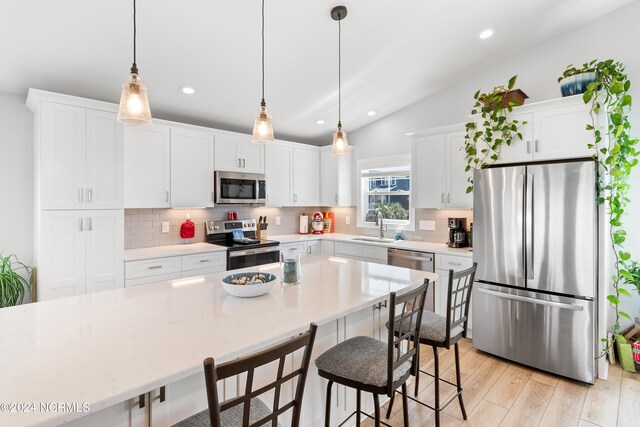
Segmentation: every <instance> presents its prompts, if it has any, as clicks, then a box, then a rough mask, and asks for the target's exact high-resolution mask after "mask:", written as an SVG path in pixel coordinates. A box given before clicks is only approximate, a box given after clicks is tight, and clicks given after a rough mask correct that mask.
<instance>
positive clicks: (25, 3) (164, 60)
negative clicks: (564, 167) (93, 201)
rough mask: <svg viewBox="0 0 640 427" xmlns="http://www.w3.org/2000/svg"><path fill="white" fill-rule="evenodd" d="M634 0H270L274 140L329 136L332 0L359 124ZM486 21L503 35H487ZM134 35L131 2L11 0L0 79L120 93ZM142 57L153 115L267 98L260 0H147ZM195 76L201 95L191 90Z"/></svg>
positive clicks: (247, 121)
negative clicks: (339, 17)
mask: <svg viewBox="0 0 640 427" xmlns="http://www.w3.org/2000/svg"><path fill="white" fill-rule="evenodd" d="M631 1H632V0H535V1H514V0H448V1H436V0H429V1H427V0H402V1H393V0H359V1H358V0H344V1H340V0H332V1H329V2H326V1H318V0H267V2H266V100H267V106H268V108H269V111H270V112H271V114H272V115H273V123H274V129H275V133H276V138H281V139H293V140H298V141H303V142H310V143H317V144H319V145H326V144H330V142H331V134H332V133H333V132H334V129H335V125H336V122H337V103H338V99H337V31H338V27H337V23H336V22H335V21H333V20H332V19H331V18H330V16H329V12H330V10H331V8H332V7H333V6H336V5H339V4H344V5H345V6H347V8H348V16H347V18H346V19H345V20H344V21H343V31H342V36H343V37H342V46H343V50H342V52H343V61H342V64H343V69H342V76H343V79H342V82H343V96H342V102H343V108H342V112H343V117H342V122H343V125H344V129H345V130H346V131H347V132H352V131H354V130H355V129H357V128H359V127H362V126H364V125H366V124H369V123H371V122H373V121H374V120H376V119H379V118H380V117H382V116H385V115H387V114H390V113H392V112H394V111H397V110H398V109H401V108H403V107H405V106H407V105H410V104H412V103H414V102H416V101H418V100H420V99H422V98H424V97H426V96H428V95H430V94H432V93H434V92H436V91H438V90H441V89H443V88H445V87H447V86H450V85H452V84H454V83H455V82H457V81H459V80H461V79H463V78H465V77H467V76H470V75H472V74H473V73H476V72H478V71H479V70H482V69H484V68H486V67H487V66H489V65H490V64H494V63H496V62H498V61H501V60H503V59H506V58H508V57H509V56H512V55H514V54H516V53H517V52H519V51H522V50H524V49H527V48H528V47H531V46H533V45H536V44H538V43H540V42H542V41H544V40H547V39H550V38H553V37H555V36H557V35H558V34H561V33H563V32H566V31H569V30H571V29H572V28H575V27H578V26H580V25H583V24H585V23H586V22H589V21H591V20H593V19H595V18H597V17H598V16H601V15H603V14H605V13H607V12H610V11H612V10H614V9H617V8H619V7H621V6H624V5H626V4H628V3H631ZM489 27H491V28H494V29H495V30H496V34H495V36H494V37H492V38H490V39H488V40H479V39H478V34H479V33H480V31H482V30H483V29H485V28H489ZM131 40H132V0H100V1H96V0H92V1H87V0H55V1H51V0H40V1H36V0H20V1H17V0H13V1H9V0H7V1H5V2H4V5H3V7H2V13H0V58H2V62H1V64H2V65H1V67H0V91H5V92H12V93H20V94H26V92H27V90H28V88H29V87H35V88H39V89H45V90H50V91H54V92H61V93H68V94H73V95H78V96H84V97H88V98H94V99H101V100H105V101H111V102H117V101H118V99H119V96H120V85H121V84H122V82H123V81H124V80H125V79H126V78H127V77H128V72H129V68H130V66H131V62H132V41H131ZM138 67H139V69H140V75H141V77H142V79H143V81H144V82H145V83H146V84H147V86H148V87H149V99H150V104H151V110H152V113H153V115H154V117H158V118H165V119H170V120H178V121H185V122H189V123H194V124H201V125H207V126H213V127H219V128H223V129H228V130H236V131H243V132H250V130H251V127H252V125H253V119H254V115H255V114H256V112H257V110H258V107H259V102H260V0H241V1H231V0H226V1H215V0H180V1H178V0H174V1H170V0H138ZM185 85H188V86H193V87H194V88H195V89H196V93H195V95H191V96H186V95H183V94H182V93H181V92H180V91H179V88H180V87H181V86H185ZM369 110H378V115H376V116H375V117H369V116H367V114H366V113H367V111H369ZM317 119H324V120H325V121H326V123H325V124H324V125H322V126H318V125H316V124H315V121H316V120H317Z"/></svg>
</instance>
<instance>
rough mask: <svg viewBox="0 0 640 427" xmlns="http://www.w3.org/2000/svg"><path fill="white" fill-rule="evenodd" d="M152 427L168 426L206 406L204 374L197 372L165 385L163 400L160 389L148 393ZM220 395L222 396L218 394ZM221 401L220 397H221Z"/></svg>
mask: <svg viewBox="0 0 640 427" xmlns="http://www.w3.org/2000/svg"><path fill="white" fill-rule="evenodd" d="M149 396H150V398H149V405H150V406H151V423H150V425H152V426H153V427H165V426H166V427H169V426H172V425H175V424H176V423H178V422H180V421H182V420H184V419H185V418H188V417H190V416H191V415H194V414H197V413H198V412H200V411H203V410H205V409H207V408H208V405H207V388H206V386H205V381H204V375H203V374H202V373H201V372H199V373H197V374H195V375H191V376H189V377H186V378H182V379H180V380H178V381H175V382H172V383H170V384H167V385H166V386H165V399H164V402H161V401H160V389H159V388H158V389H155V390H152V391H151V392H150V393H149ZM220 397H222V396H220ZM221 401H222V399H221Z"/></svg>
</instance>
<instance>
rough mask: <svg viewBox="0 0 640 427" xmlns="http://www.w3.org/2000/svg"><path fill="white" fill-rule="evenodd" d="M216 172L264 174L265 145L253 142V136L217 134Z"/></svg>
mask: <svg viewBox="0 0 640 427" xmlns="http://www.w3.org/2000/svg"><path fill="white" fill-rule="evenodd" d="M215 170H219V171H231V172H245V173H264V145H263V144H254V143H252V142H251V135H243V134H239V133H238V134H236V133H227V132H224V133H223V132H220V133H216V143H215Z"/></svg>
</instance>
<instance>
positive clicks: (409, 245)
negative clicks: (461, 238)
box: [269, 233, 473, 258]
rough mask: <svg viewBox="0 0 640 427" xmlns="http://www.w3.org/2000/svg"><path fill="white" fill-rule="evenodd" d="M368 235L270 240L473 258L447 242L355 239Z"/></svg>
mask: <svg viewBox="0 0 640 427" xmlns="http://www.w3.org/2000/svg"><path fill="white" fill-rule="evenodd" d="M362 237H366V236H359V235H355V234H340V233H330V234H284V235H280V236H269V240H277V241H279V242H280V243H293V242H306V241H309V240H319V239H322V240H331V241H336V242H352V243H357V244H359V245H371V246H386V247H389V248H397V249H406V250H412V251H423V252H433V253H436V254H441V255H456V256H464V257H468V258H471V257H473V252H472V251H470V250H469V248H450V247H448V246H447V245H446V244H445V243H434V242H422V241H418V240H396V241H395V242H394V243H391V244H385V245H383V244H380V243H376V242H367V241H364V240H355V239H358V238H362Z"/></svg>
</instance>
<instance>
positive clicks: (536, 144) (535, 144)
mask: <svg viewBox="0 0 640 427" xmlns="http://www.w3.org/2000/svg"><path fill="white" fill-rule="evenodd" d="M533 151H535V152H536V153H537V152H538V140H537V139H536V140H535V141H533Z"/></svg>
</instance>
